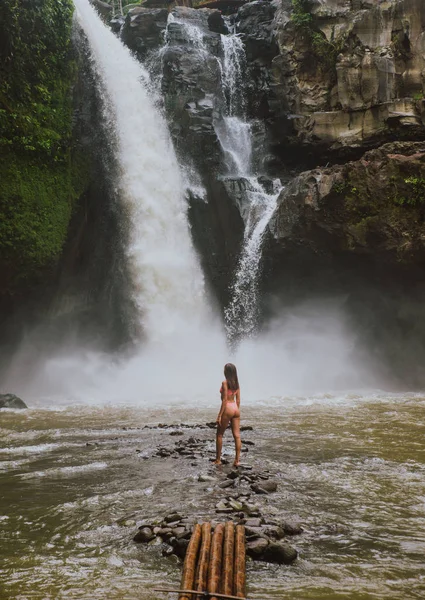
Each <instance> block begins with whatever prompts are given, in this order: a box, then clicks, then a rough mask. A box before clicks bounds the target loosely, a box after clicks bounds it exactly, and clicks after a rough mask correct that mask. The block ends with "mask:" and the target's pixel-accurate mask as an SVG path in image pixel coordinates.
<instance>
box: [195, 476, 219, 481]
mask: <svg viewBox="0 0 425 600" xmlns="http://www.w3.org/2000/svg"><path fill="white" fill-rule="evenodd" d="M198 481H201V482H208V481H216V478H215V477H211V475H199V477H198Z"/></svg>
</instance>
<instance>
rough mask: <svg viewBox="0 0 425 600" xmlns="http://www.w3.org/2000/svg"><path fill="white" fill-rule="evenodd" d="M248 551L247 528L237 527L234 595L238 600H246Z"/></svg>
mask: <svg viewBox="0 0 425 600" xmlns="http://www.w3.org/2000/svg"><path fill="white" fill-rule="evenodd" d="M245 569H246V550H245V527H244V526H243V525H236V536H235V575H234V586H233V593H234V595H235V596H237V597H238V598H245V593H246V589H245V588H246V574H245Z"/></svg>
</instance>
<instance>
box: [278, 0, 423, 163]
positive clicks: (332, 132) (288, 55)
mask: <svg viewBox="0 0 425 600" xmlns="http://www.w3.org/2000/svg"><path fill="white" fill-rule="evenodd" d="M311 6H312V8H311V14H312V24H311V27H310V28H307V29H302V28H300V27H297V26H296V24H295V23H294V21H293V20H291V14H292V8H291V7H290V6H288V4H287V3H282V5H281V7H280V9H279V11H278V13H277V17H276V30H275V32H276V38H277V41H278V45H279V54H278V56H276V57H275V58H274V59H273V85H272V87H273V89H274V92H275V94H276V103H275V105H274V114H275V116H276V117H281V118H282V124H281V128H280V130H279V132H278V133H277V137H278V136H279V135H281V136H285V135H287V134H288V131H289V130H288V129H287V130H286V131H285V127H287V126H288V125H289V127H290V128H291V129H292V142H293V143H294V144H296V143H299V144H301V143H302V144H303V145H304V146H306V145H307V146H322V147H326V148H328V149H330V150H333V151H338V150H341V149H344V148H345V149H355V148H358V147H362V146H366V147H367V145H369V146H370V145H372V144H374V145H377V144H379V143H380V142H381V143H382V142H384V141H389V140H391V139H400V137H404V138H405V139H421V138H422V137H423V136H424V134H425V128H424V123H423V112H424V107H423V101H422V98H423V90H424V85H425V79H424V73H425V71H424V68H425V34H424V33H423V30H424V25H425V4H424V3H423V2H422V0H389V1H385V2H383V1H377V2H371V1H370V2H369V1H367V2H360V1H359V2H355V1H352V2H346V1H345V0H322V1H320V2H319V0H314V1H312V4H311ZM312 31H314V35H315V38H314V39H313V38H312V35H311V32H312ZM288 115H292V118H291V119H290V122H289V123H288V122H287V123H286V125H284V124H283V123H284V121H285V116H286V117H287V116H288ZM289 137H291V135H290V136H289Z"/></svg>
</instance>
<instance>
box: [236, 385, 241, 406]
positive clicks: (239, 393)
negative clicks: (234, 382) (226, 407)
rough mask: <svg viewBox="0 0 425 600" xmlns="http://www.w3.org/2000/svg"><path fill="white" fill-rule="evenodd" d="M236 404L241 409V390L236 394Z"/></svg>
mask: <svg viewBox="0 0 425 600" xmlns="http://www.w3.org/2000/svg"><path fill="white" fill-rule="evenodd" d="M236 404H237V405H238V408H240V407H241V389H240V388H239V389H238V391H237V392H236Z"/></svg>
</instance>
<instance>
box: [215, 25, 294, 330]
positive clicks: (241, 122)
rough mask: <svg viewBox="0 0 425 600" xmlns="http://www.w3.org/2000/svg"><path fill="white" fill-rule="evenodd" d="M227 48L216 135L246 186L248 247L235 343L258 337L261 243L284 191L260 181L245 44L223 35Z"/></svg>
mask: <svg viewBox="0 0 425 600" xmlns="http://www.w3.org/2000/svg"><path fill="white" fill-rule="evenodd" d="M221 42H222V46H223V55H224V58H223V60H222V85H223V92H224V95H225V97H226V100H227V107H226V109H227V110H226V114H225V115H224V116H223V118H222V119H221V120H220V121H219V122H218V123H217V125H216V131H217V133H218V138H219V140H220V143H221V146H222V148H223V150H224V153H225V156H226V161H227V169H228V175H230V176H232V177H238V178H241V179H243V180H244V181H245V186H246V188H245V199H246V203H247V206H242V207H241V212H242V214H243V216H244V220H245V234H244V243H243V248H242V251H241V256H240V258H239V263H238V267H237V270H236V273H235V276H234V282H233V285H232V292H231V300H230V303H229V305H228V306H227V307H226V309H225V313H224V314H225V322H226V329H227V334H228V338H229V339H230V341H231V342H235V341H237V340H240V339H243V338H244V337H249V336H251V335H253V334H254V333H255V332H256V329H257V326H258V321H259V276H260V273H261V257H262V243H263V237H264V232H265V229H266V227H267V224H268V222H269V220H270V218H271V216H272V214H273V211H274V209H275V206H276V201H277V198H278V196H279V193H280V191H281V189H282V186H281V184H280V181H279V180H275V181H273V182H270V183H271V186H270V187H271V188H272V189H269V190H268V191H266V190H265V189H264V186H263V185H262V184H261V183H260V182H259V178H258V175H257V174H256V173H255V169H254V165H253V161H254V156H253V133H252V124H251V123H250V122H249V121H248V120H247V117H246V101H245V76H246V64H245V62H246V60H245V49H244V46H243V43H242V40H241V39H240V37H239V36H238V35H237V34H236V33H234V32H233V33H229V34H228V35H222V36H221Z"/></svg>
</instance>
